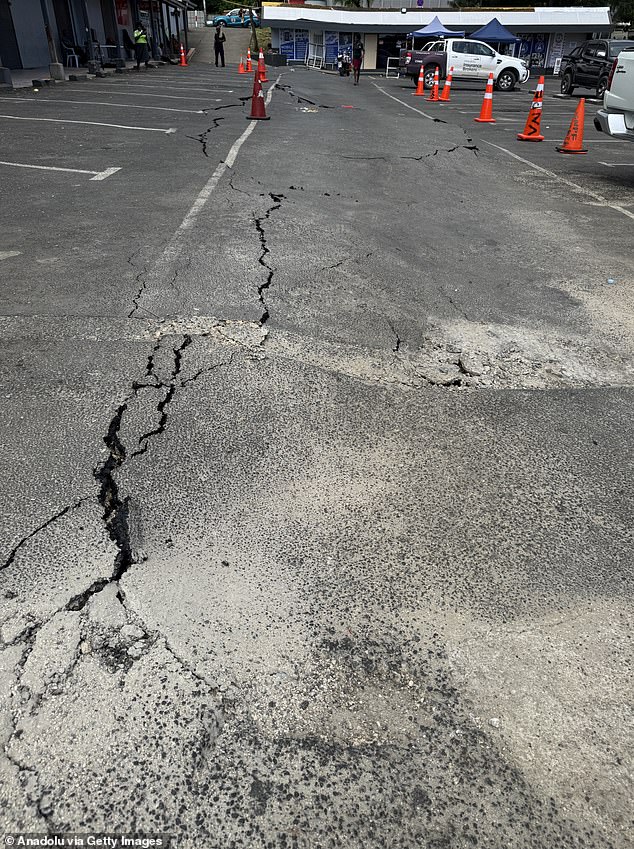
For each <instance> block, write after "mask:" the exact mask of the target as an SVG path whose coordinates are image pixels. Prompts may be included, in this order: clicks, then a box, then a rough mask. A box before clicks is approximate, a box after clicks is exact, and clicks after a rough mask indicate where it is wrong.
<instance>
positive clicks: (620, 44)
mask: <svg viewBox="0 0 634 849" xmlns="http://www.w3.org/2000/svg"><path fill="white" fill-rule="evenodd" d="M623 50H634V41H632V40H629V41H625V40H617V39H614V40H613V41H612V40H610V39H607V38H604V39H598V40H595V41H586V42H585V43H584V44H580V45H579V47H575V49H574V50H571V51H570V53H568V54H567V55H566V56H564V58H563V62H562V63H561V93H562V94H572V93H573V91H574V90H575V88H576V87H577V86H580V87H581V88H592V89H594V90H595V92H596V95H597V97H598V98H599V99H601V98H602V97H603V95H604V94H605V89H606V87H607V84H608V77H609V76H610V69H611V68H612V65H613V63H614V60H615V59H616V57H617V56H618V55H619V53H621V52H622V51H623Z"/></svg>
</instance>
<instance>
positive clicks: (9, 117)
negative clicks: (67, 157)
mask: <svg viewBox="0 0 634 849" xmlns="http://www.w3.org/2000/svg"><path fill="white" fill-rule="evenodd" d="M0 118H6V119H7V120H8V121H46V122H48V123H49V124H86V125H88V126H89V127H115V128H116V129H117V130H139V131H141V132H145V133H165V134H166V135H170V133H175V132H176V127H170V128H169V130H162V129H160V128H159V127H128V126H126V125H125V124H104V123H102V122H101V121H72V120H71V119H70V118H68V119H65V118H27V117H24V116H22V115H0Z"/></svg>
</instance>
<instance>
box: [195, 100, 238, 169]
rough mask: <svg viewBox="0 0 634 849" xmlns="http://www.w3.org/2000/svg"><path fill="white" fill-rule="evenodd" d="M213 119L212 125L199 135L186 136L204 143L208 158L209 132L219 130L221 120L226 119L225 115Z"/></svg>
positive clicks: (204, 151) (203, 149) (203, 146)
mask: <svg viewBox="0 0 634 849" xmlns="http://www.w3.org/2000/svg"><path fill="white" fill-rule="evenodd" d="M232 105H233V106H235V105H237V104H232ZM211 120H212V121H213V123H212V125H211V127H207V129H206V130H203V132H202V133H199V134H198V135H197V136H185V138H187V139H192V141H197V142H199V143H200V144H201V145H202V151H203V156H206V157H207V158H209V154H208V153H207V143H208V141H209V133H210V132H211V131H212V130H217V129H218V126H219V124H220V122H221V121H224V120H225V119H224V118H223V117H220V118H212V119H211Z"/></svg>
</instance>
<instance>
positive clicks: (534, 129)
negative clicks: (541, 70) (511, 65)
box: [517, 76, 544, 142]
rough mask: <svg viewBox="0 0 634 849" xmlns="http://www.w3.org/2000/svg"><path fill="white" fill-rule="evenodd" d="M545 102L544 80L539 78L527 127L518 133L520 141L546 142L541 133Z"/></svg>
mask: <svg viewBox="0 0 634 849" xmlns="http://www.w3.org/2000/svg"><path fill="white" fill-rule="evenodd" d="M543 100H544V78H543V76H542V77H540V78H539V82H538V83H537V88H536V89H535V97H534V99H533V102H532V104H531V108H530V109H529V112H528V118H527V119H526V126H525V127H524V132H523V133H518V134H517V138H518V139H519V140H520V141H530V142H540V141H544V137H543V136H542V134H541V133H540V131H539V125H540V123H541V120H542V103H543Z"/></svg>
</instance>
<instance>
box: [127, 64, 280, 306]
mask: <svg viewBox="0 0 634 849" xmlns="http://www.w3.org/2000/svg"><path fill="white" fill-rule="evenodd" d="M281 78H282V75H281V74H280V75H279V76H278V78H277V79H276V80H275V82H274V83H273V85H272V86H271V88H270V89H269V90H268V92H267V95H266V100H265V103H266V105H267V106H268V105H269V104H270V102H271V98H272V97H273V92H274V91H275V87H276V86H277V84H278V83H279V81H280V79H281ZM257 125H258V122H257V121H249V123H248V125H247V128H246V129H245V131H244V132H243V133H242V135H241V136H240V137H239V138H237V139H236V140H235V142H234V143H233V145H232V146H231V149H230V150H229V153H228V154H227V158H226V159H225V160H224V161H223V162H220V163H219V164H218V165H217V167H216V170H215V171H214V172H213V174H212V175H211V177H210V178H209V179H208V180H207V182H206V183H205V185H204V186H203V187H202V189H201V190H200V192H199V193H198V195H197V197H196V199H195V200H194V202H193V204H192V205H191V207H190V209H189V211H188V212H187V214H186V215H185V217H184V218H183V220H182V221H181V223H180V224H179V226H178V227H177V228H176V230H175V232H174V234H173V236H172V238H171V239H170V240H169V242H168V244H167V246H166V247H165V249H164V250H163V253H162V254H161V255H160V256H159V258H158V259H157V260H156V262H155V263H154V265H153V266H152V269H151V278H154V279H156V278H158V279H159V280H162V279H163V278H164V276H165V274H166V273H167V271H168V269H169V268H170V266H171V264H172V263H173V262H174V261H175V260H176V259H177V257H178V255H179V253H180V250H181V240H182V238H183V236H184V234H185V233H186V232H187V231H188V230H191V229H192V227H193V226H194V224H195V222H196V219H197V218H198V216H199V215H200V213H201V212H202V210H203V208H204V206H205V204H206V203H207V201H208V200H209V198H210V197H211V195H212V193H213V192H214V190H215V188H216V186H217V185H218V183H219V182H220V180H221V178H222V176H223V174H224V173H225V172H226V171H227V169H229V168H233V166H234V164H235V161H236V159H237V157H238V154H239V153H240V148H241V147H242V145H243V144H244V143H245V141H246V140H247V139H248V138H249V136H250V135H251V133H252V132H253V131H254V130H255V128H256V127H257ZM141 309H143V307H141Z"/></svg>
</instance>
